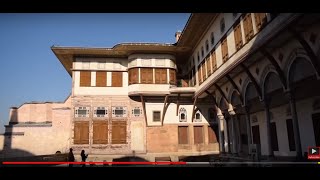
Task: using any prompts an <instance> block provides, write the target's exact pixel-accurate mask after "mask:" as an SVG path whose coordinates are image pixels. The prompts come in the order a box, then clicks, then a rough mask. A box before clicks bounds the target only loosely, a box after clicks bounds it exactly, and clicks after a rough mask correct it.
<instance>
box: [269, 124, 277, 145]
mask: <svg viewBox="0 0 320 180" xmlns="http://www.w3.org/2000/svg"><path fill="white" fill-rule="evenodd" d="M270 130H271V146H272V150H273V151H279V146H278V136H277V127H276V123H275V122H272V123H270Z"/></svg>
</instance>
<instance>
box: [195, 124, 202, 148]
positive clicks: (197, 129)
mask: <svg viewBox="0 0 320 180" xmlns="http://www.w3.org/2000/svg"><path fill="white" fill-rule="evenodd" d="M193 133H194V144H202V143H203V127H202V126H194V127H193Z"/></svg>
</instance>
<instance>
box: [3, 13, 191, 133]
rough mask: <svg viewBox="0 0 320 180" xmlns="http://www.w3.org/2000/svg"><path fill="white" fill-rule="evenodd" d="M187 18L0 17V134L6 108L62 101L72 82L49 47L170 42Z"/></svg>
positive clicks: (96, 15)
mask: <svg viewBox="0 0 320 180" xmlns="http://www.w3.org/2000/svg"><path fill="white" fill-rule="evenodd" d="M189 16H190V14H180V13H172V14H164V13H160V14H144V13H143V14H99V13H93V14H87V13H84V14H73V13H67V14H58V13H54V14H40V13H35V14H21V13H20V14H0V54H1V56H0V58H1V61H0V63H1V65H0V84H1V85H0V88H1V90H0V133H3V132H4V125H5V124H8V121H9V108H10V107H11V106H20V105H21V104H23V103H24V102H30V101H64V100H65V99H66V98H67V96H68V95H69V94H70V92H71V77H70V76H69V74H68V73H67V72H66V70H65V69H64V67H63V66H62V65H61V63H60V62H59V60H58V59H57V58H56V56H55V55H54V54H53V52H52V51H51V49H50V47H51V46H53V45H59V46H77V47H113V46H114V45H115V44H118V43H122V42H159V43H174V42H175V37H174V35H175V32H176V31H178V30H180V31H182V30H183V28H184V26H185V24H186V22H187V20H188V18H189Z"/></svg>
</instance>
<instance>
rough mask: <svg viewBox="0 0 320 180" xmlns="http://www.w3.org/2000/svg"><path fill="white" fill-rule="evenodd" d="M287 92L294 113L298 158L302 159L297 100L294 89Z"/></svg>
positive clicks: (293, 122)
mask: <svg viewBox="0 0 320 180" xmlns="http://www.w3.org/2000/svg"><path fill="white" fill-rule="evenodd" d="M285 94H286V96H287V97H288V99H289V104H290V110H291V115H292V124H293V134H294V142H295V146H296V158H297V159H298V160H300V159H302V149H301V140H300V131H299V122H298V116H297V109H296V100H295V97H294V92H293V91H291V90H289V91H287V92H285Z"/></svg>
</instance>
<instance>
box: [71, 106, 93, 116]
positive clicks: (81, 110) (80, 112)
mask: <svg viewBox="0 0 320 180" xmlns="http://www.w3.org/2000/svg"><path fill="white" fill-rule="evenodd" d="M89 114H90V107H75V111H74V117H76V118H81V117H89Z"/></svg>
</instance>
